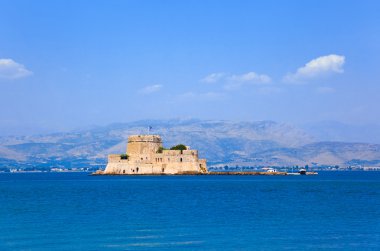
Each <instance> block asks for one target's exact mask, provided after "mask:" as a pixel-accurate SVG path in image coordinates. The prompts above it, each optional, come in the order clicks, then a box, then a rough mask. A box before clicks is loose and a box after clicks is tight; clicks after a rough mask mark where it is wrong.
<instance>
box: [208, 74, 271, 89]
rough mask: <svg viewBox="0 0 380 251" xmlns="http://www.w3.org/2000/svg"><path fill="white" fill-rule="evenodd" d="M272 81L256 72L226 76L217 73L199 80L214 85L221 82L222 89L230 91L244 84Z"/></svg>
mask: <svg viewBox="0 0 380 251" xmlns="http://www.w3.org/2000/svg"><path fill="white" fill-rule="evenodd" d="M271 81H272V79H271V78H270V77H269V76H268V75H265V74H258V73H256V72H253V71H251V72H247V73H244V74H240V75H239V74H227V73H224V72H218V73H212V74H210V75H208V76H206V77H204V78H203V79H201V82H204V83H216V82H223V83H224V89H226V90H231V89H238V88H240V87H241V86H242V85H246V84H252V85H257V84H267V83H270V82H271Z"/></svg>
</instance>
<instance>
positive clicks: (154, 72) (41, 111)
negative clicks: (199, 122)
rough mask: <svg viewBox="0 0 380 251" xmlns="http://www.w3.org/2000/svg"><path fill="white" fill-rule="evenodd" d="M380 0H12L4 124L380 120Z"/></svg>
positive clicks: (4, 18) (5, 9)
mask: <svg viewBox="0 0 380 251" xmlns="http://www.w3.org/2000/svg"><path fill="white" fill-rule="evenodd" d="M379 13H380V1H348V0H345V1H343V0H342V1H333V0H328V1H323V0H317V1H313V0H309V1H292V0H289V1H270V0H269V1H268V0H266V1H238V0H234V1H232V0H231V1H221V0H219V1H209V0H202V1H192V0H188V1H170V0H165V1H163V0H162V1H159V0H156V1H121V0H120V1H115V0H113V1H80V0H75V1H70V0H65V1H63V0H62V1H59V0H57V1H42V0H40V1H38V0H37V1H18V0H0V131H1V132H2V133H3V134H4V133H21V134H28V133H35V132H45V131H60V130H71V129H73V128H83V127H87V126H93V125H106V124H111V123H116V122H128V121H135V120H141V119H173V118H180V119H187V118H199V119H216V120H234V121H257V120H274V121H281V122H286V123H293V124H300V123H313V122H318V121H338V122H343V123H348V124H364V125H367V124H376V125H380V116H379V115H380V112H379V110H380V109H379V108H380V103H379V101H380V15H379Z"/></svg>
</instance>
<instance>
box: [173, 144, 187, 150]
mask: <svg viewBox="0 0 380 251" xmlns="http://www.w3.org/2000/svg"><path fill="white" fill-rule="evenodd" d="M186 149H187V147H186V146H185V145H183V144H179V145H176V146H173V147H171V148H170V150H181V151H183V150H186Z"/></svg>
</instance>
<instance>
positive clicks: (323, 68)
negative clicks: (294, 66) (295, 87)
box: [284, 54, 345, 82]
mask: <svg viewBox="0 0 380 251" xmlns="http://www.w3.org/2000/svg"><path fill="white" fill-rule="evenodd" d="M344 62H345V57H344V56H339V55H335V54H331V55H327V56H322V57H319V58H316V59H313V60H311V61H310V62H308V63H307V64H306V65H305V66H303V67H301V68H298V70H297V71H296V72H295V73H289V74H287V75H286V76H285V77H284V81H286V82H304V81H307V80H311V79H314V78H318V77H320V76H325V75H329V74H332V73H343V71H344V70H343V65H344Z"/></svg>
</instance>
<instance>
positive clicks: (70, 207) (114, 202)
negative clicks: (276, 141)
mask: <svg viewBox="0 0 380 251" xmlns="http://www.w3.org/2000/svg"><path fill="white" fill-rule="evenodd" d="M321 249H322V250H380V172H321V173H320V175H318V176H159V177H157V176H152V177H149V176H143V177H136V176H134V177H131V176H124V177H120V176H119V177H118V176H89V175H88V174H87V173H24V174H22V173H13V174H9V173H8V174H6V173H2V174H0V250H321Z"/></svg>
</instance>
